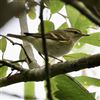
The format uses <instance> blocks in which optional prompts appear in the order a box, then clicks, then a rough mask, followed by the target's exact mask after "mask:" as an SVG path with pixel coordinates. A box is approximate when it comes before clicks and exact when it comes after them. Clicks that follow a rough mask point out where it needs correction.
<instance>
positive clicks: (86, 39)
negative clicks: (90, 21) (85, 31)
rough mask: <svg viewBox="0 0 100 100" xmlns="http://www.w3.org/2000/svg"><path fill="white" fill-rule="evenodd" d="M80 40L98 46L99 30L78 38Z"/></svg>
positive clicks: (99, 44) (99, 40) (99, 41)
mask: <svg viewBox="0 0 100 100" xmlns="http://www.w3.org/2000/svg"><path fill="white" fill-rule="evenodd" d="M80 42H83V43H88V44H91V45H94V46H100V32H98V33H94V34H91V35H90V36H87V37H84V38H82V39H80Z"/></svg>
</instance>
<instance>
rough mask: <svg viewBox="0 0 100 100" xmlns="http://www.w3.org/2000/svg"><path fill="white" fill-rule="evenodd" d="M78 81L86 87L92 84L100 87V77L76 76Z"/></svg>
mask: <svg viewBox="0 0 100 100" xmlns="http://www.w3.org/2000/svg"><path fill="white" fill-rule="evenodd" d="M75 79H76V80H77V81H79V82H80V83H81V84H82V85H83V86H84V87H88V86H91V85H94V86H98V87H100V79H97V78H92V77H88V76H78V77H75Z"/></svg>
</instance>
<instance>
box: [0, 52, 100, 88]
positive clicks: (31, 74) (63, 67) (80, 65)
mask: <svg viewBox="0 0 100 100" xmlns="http://www.w3.org/2000/svg"><path fill="white" fill-rule="evenodd" d="M99 65H100V54H96V55H92V56H89V57H85V58H81V59H78V60H73V61H66V62H60V63H57V64H54V65H51V66H50V67H49V70H50V77H54V76H56V75H59V74H65V73H69V72H73V71H79V70H82V69H85V68H94V67H96V66H99ZM45 79H46V73H45V67H42V68H36V69H31V70H25V71H23V72H21V73H17V74H14V75H12V76H9V77H4V78H1V79H0V87H3V86H8V85H11V84H15V83H19V82H26V81H43V80H45Z"/></svg>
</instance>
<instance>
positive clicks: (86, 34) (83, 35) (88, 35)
mask: <svg viewBox="0 0 100 100" xmlns="http://www.w3.org/2000/svg"><path fill="white" fill-rule="evenodd" d="M82 36H90V35H89V34H82Z"/></svg>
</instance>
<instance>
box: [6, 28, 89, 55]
mask: <svg viewBox="0 0 100 100" xmlns="http://www.w3.org/2000/svg"><path fill="white" fill-rule="evenodd" d="M7 36H9V37H13V38H18V39H21V40H24V41H28V42H29V43H31V44H32V45H33V46H34V47H35V48H36V49H37V51H38V52H40V53H41V54H43V49H42V48H43V47H42V39H41V34H40V33H24V35H14V34H7ZM83 36H89V35H87V34H82V32H81V31H80V30H78V29H75V28H66V29H64V30H54V31H51V32H48V33H46V34H45V38H46V43H47V51H48V55H49V56H53V57H60V56H63V55H65V54H67V53H68V52H69V51H70V50H71V49H72V48H73V46H74V44H75V43H76V42H77V41H78V40H79V39H80V38H81V37H83Z"/></svg>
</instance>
